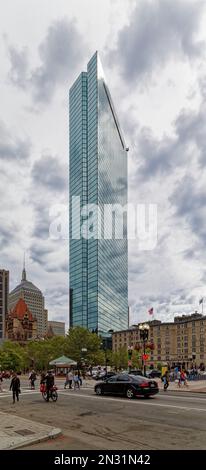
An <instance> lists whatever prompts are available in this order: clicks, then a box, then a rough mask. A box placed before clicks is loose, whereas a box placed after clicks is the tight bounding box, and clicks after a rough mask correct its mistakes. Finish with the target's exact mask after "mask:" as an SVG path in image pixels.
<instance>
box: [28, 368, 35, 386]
mask: <svg viewBox="0 0 206 470" xmlns="http://www.w3.org/2000/svg"><path fill="white" fill-rule="evenodd" d="M29 380H30V384H31V390H35V381H36V372H35V371H34V370H32V371H31V374H30V376H29Z"/></svg>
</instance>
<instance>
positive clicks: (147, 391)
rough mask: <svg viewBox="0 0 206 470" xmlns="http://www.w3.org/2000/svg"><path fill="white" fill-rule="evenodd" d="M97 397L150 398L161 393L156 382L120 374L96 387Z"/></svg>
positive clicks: (137, 376)
mask: <svg viewBox="0 0 206 470" xmlns="http://www.w3.org/2000/svg"><path fill="white" fill-rule="evenodd" d="M94 391H95V393H96V394H97V395H104V394H105V395H106V394H111V395H123V396H126V397H127V398H134V397H140V396H141V397H149V396H151V395H155V394H156V393H158V392H159V388H158V384H157V382H155V381H154V380H149V379H146V378H145V377H141V376H139V375H132V374H125V373H124V374H118V375H114V376H113V377H110V378H109V379H106V380H105V381H104V382H100V383H98V384H96V385H95V387H94Z"/></svg>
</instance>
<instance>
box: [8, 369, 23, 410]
mask: <svg viewBox="0 0 206 470" xmlns="http://www.w3.org/2000/svg"><path fill="white" fill-rule="evenodd" d="M10 390H12V393H13V404H14V403H15V399H17V401H19V394H20V393H21V392H20V380H19V377H17V374H16V373H14V374H13V377H12V380H11V384H10Z"/></svg>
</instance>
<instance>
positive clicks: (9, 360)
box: [0, 341, 26, 371]
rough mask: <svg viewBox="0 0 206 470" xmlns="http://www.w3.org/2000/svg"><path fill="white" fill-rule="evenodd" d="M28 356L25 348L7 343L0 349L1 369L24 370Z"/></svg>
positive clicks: (14, 343)
mask: <svg viewBox="0 0 206 470" xmlns="http://www.w3.org/2000/svg"><path fill="white" fill-rule="evenodd" d="M25 362H26V354H25V351H24V348H23V347H22V346H20V344H19V343H16V342H12V341H5V342H4V343H3V345H2V348H1V349H0V364H1V369H2V370H3V369H5V370H14V371H18V370H22V369H23V368H24V366H25Z"/></svg>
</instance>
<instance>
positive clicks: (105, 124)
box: [69, 53, 128, 334]
mask: <svg viewBox="0 0 206 470" xmlns="http://www.w3.org/2000/svg"><path fill="white" fill-rule="evenodd" d="M69 191H70V289H71V292H72V303H71V309H70V310H71V311H70V325H71V326H75V325H82V326H86V327H87V328H89V329H90V330H96V329H97V330H98V332H99V333H102V334H103V333H107V332H108V331H109V330H110V329H112V330H114V331H117V330H121V329H124V328H127V326H128V255H127V220H126V216H125V217H124V220H123V235H124V238H119V239H114V237H113V238H112V239H110V237H108V239H105V236H104V230H105V228H106V227H105V225H106V224H107V222H106V221H105V220H104V219H103V215H104V208H105V204H106V205H109V204H110V205H111V204H112V205H114V204H120V205H121V206H122V207H123V206H124V205H125V204H126V203H127V153H126V148H125V144H124V140H123V137H122V134H121V131H120V127H119V124H118V120H117V117H116V113H115V110H114V107H113V104H112V100H111V97H110V93H109V90H108V87H107V85H106V82H105V78H104V76H103V71H102V67H101V63H100V61H99V57H98V54H97V53H95V55H94V56H93V57H92V59H91V60H90V61H89V63H88V67H87V72H83V73H82V74H81V75H80V76H79V77H78V79H77V80H76V81H75V83H74V84H73V86H72V87H71V89H70V188H69ZM73 196H79V197H80V208H82V207H83V206H85V204H95V205H97V206H98V208H99V213H98V215H97V216H96V226H97V231H98V233H99V235H101V236H99V237H98V238H96V239H95V238H94V237H91V238H89V239H88V240H87V239H84V238H82V237H80V239H73V238H72V226H73V225H74V224H75V223H76V219H75V218H78V217H79V213H78V210H77V211H76V212H75V211H74V210H73V214H72V197H73ZM83 219H84V218H83Z"/></svg>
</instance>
